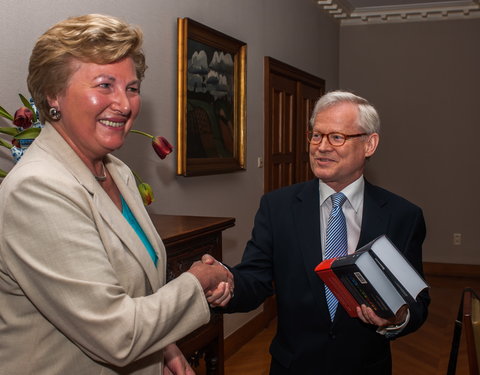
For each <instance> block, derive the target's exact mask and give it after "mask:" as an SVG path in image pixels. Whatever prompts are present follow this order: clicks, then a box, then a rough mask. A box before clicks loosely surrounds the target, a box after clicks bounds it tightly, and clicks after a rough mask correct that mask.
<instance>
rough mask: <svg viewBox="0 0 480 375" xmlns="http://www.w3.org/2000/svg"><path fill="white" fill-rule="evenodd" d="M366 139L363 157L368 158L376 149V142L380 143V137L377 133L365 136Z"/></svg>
mask: <svg viewBox="0 0 480 375" xmlns="http://www.w3.org/2000/svg"><path fill="white" fill-rule="evenodd" d="M367 137H368V139H367V142H365V157H366V158H369V157H370V156H372V155H373V154H374V153H375V150H376V149H377V146H378V142H380V135H379V134H378V133H373V134H369V135H367Z"/></svg>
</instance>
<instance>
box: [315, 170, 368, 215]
mask: <svg viewBox="0 0 480 375" xmlns="http://www.w3.org/2000/svg"><path fill="white" fill-rule="evenodd" d="M319 189H320V205H323V203H324V202H325V201H326V200H327V199H328V198H329V197H330V196H331V195H332V194H335V190H333V189H332V188H331V187H330V186H328V185H327V184H326V183H324V182H323V181H322V180H319ZM364 190H365V180H364V178H363V175H362V176H360V177H359V178H358V179H357V180H355V181H354V182H352V183H351V184H350V185H348V186H347V187H345V188H344V189H343V190H342V193H343V194H345V196H346V197H347V200H348V201H349V202H350V205H351V206H352V208H353V209H354V210H355V212H358V210H359V208H360V206H361V204H362V203H363V192H364Z"/></svg>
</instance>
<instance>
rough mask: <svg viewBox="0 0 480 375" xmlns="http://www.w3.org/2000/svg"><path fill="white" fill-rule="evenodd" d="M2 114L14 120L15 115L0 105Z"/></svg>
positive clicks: (0, 113)
mask: <svg viewBox="0 0 480 375" xmlns="http://www.w3.org/2000/svg"><path fill="white" fill-rule="evenodd" d="M0 116H2V117H5V118H6V119H9V120H10V121H13V116H12V115H11V114H10V113H8V111H7V110H6V109H4V108H3V107H2V106H0Z"/></svg>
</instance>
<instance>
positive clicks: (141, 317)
mask: <svg viewBox="0 0 480 375" xmlns="http://www.w3.org/2000/svg"><path fill="white" fill-rule="evenodd" d="M141 43H142V34H141V31H140V30H139V29H138V28H136V27H132V26H130V25H128V24H126V23H124V22H123V21H121V20H119V19H116V18H113V17H108V16H103V15H86V16H81V17H77V18H71V19H68V20H65V21H63V22H60V23H58V24H56V25H54V26H53V27H52V28H50V29H49V30H48V31H47V32H46V33H45V34H44V35H42V36H41V37H40V39H39V40H38V41H37V43H36V45H35V47H34V49H33V51H32V55H31V58H30V65H29V76H28V88H29V90H30V93H31V94H32V96H33V98H34V101H35V103H36V105H37V107H38V108H39V111H40V117H41V119H42V120H43V121H44V122H46V126H45V128H44V129H43V130H42V132H41V134H40V136H39V137H38V138H37V139H36V141H35V142H34V143H33V145H32V146H30V148H29V150H28V152H26V154H25V155H24V156H23V158H22V160H21V161H20V162H19V163H18V164H17V165H16V166H15V168H13V169H12V171H11V172H10V173H9V174H8V176H7V178H6V179H5V180H4V181H3V183H2V185H1V188H0V306H2V307H1V308H0V338H1V339H0V374H4V375H10V374H22V375H26V374H36V375H41V374H48V375H54V374H88V375H90V374H133V373H134V374H162V372H163V373H164V374H167V375H168V374H193V371H192V369H191V368H190V366H188V364H187V362H186V361H185V358H184V357H183V355H182V354H181V353H180V351H179V350H178V348H177V347H176V346H175V344H174V342H175V341H176V340H178V339H180V338H181V337H183V336H185V335H186V334H188V333H190V332H191V331H193V330H194V329H196V328H198V327H199V326H201V325H203V324H205V323H207V322H208V320H209V318H210V312H209V307H208V302H211V303H214V304H215V305H218V304H221V305H222V304H225V303H227V302H228V300H229V299H230V287H231V285H230V284H228V285H227V281H231V280H230V279H229V277H231V275H229V273H228V272H227V271H226V269H225V268H224V267H222V266H221V265H216V266H206V265H203V264H201V263H200V262H198V263H195V264H194V265H193V266H192V268H191V269H190V270H189V271H188V272H185V273H183V274H182V275H180V276H179V277H178V278H177V279H175V280H173V281H171V282H169V283H168V284H165V271H166V270H165V268H166V256H165V249H164V246H163V244H162V241H161V239H160V238H159V236H158V234H157V233H156V231H155V228H154V226H153V224H152V222H151V221H150V219H149V216H148V214H147V212H146V211H145V208H144V206H143V203H142V200H141V197H140V195H139V194H138V191H137V188H136V186H135V179H134V177H133V175H132V173H131V172H130V170H129V168H128V167H127V166H126V165H125V164H123V163H122V162H121V161H120V160H118V159H117V158H115V157H113V156H112V155H110V152H112V151H114V150H116V149H118V148H119V147H121V146H122V145H123V142H124V140H125V136H126V135H127V134H128V132H129V130H130V129H131V127H132V125H133V122H134V120H135V118H136V116H137V114H138V112H139V110H140V83H141V80H142V78H143V76H144V72H145V69H146V65H145V58H144V55H143V53H142V50H141ZM205 294H207V295H208V296H209V298H208V301H207V299H206V298H205ZM164 367H165V369H164Z"/></svg>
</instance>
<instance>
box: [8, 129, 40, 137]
mask: <svg viewBox="0 0 480 375" xmlns="http://www.w3.org/2000/svg"><path fill="white" fill-rule="evenodd" d="M41 131H42V128H28V129H25V130H24V131H21V132H20V133H18V134H17V135H16V136H15V137H14V138H15V139H33V138H37V136H38V135H39V134H40V132H41Z"/></svg>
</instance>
